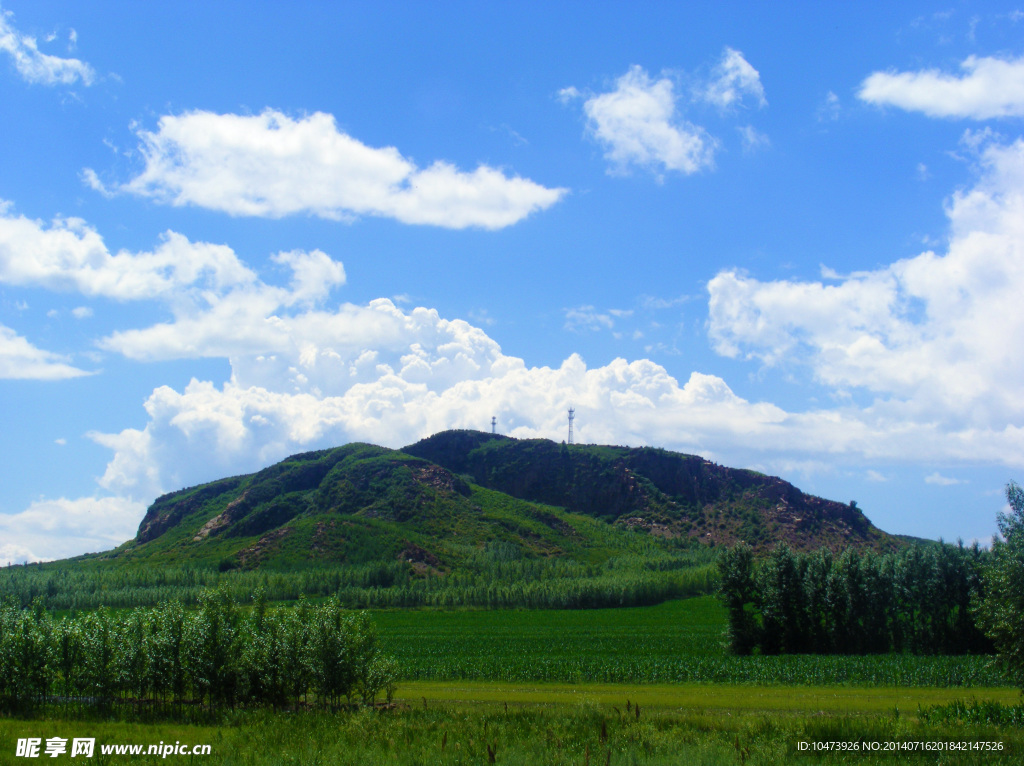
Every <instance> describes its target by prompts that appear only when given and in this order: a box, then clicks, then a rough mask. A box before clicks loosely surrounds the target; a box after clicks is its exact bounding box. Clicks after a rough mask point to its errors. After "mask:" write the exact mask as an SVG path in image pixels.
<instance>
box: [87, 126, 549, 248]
mask: <svg viewBox="0 0 1024 766" xmlns="http://www.w3.org/2000/svg"><path fill="white" fill-rule="evenodd" d="M138 135H139V138H140V140H141V147H140V150H141V153H142V156H143V157H144V158H145V168H144V169H143V170H142V172H141V173H140V174H139V175H138V176H136V177H135V178H133V179H131V180H130V181H128V182H127V183H124V184H121V185H119V186H116V187H114V188H113V189H108V188H107V187H105V186H104V185H103V184H102V183H101V182H100V181H99V179H98V177H97V176H96V174H95V172H93V171H92V170H89V169H87V170H86V171H85V178H86V181H87V182H88V183H89V184H90V185H92V186H93V187H94V188H96V189H98V190H100V191H103V192H105V193H112V192H128V193H133V194H138V195H141V196H144V197H149V198H151V199H155V200H158V201H160V202H164V203H167V204H172V205H196V206H199V207H204V208H208V209H210V210H219V211H222V212H225V213H229V214H230V215H238V216H262V217H268V218H280V217H282V216H287V215H294V214H299V213H305V214H308V215H315V216H319V217H322V218H328V219H333V220H351V219H353V218H355V217H357V216H363V215H373V216H381V217H386V218H394V219H396V220H398V221H401V222H402V223H409V224H426V225H432V226H442V227H446V228H451V229H463V228H467V227H479V228H483V229H501V228H504V227H506V226H510V225H512V224H514V223H517V222H519V221H521V220H523V219H524V218H526V217H527V216H528V215H530V214H531V213H533V212H536V211H539V210H545V209H547V208H549V207H551V206H552V205H554V204H555V203H556V202H558V200H559V199H561V198H562V197H563V196H564V195H565V194H566V193H567V190H566V189H562V188H547V187H544V186H541V185H540V184H537V183H535V182H533V181H531V180H529V179H526V178H521V177H519V176H509V175H506V174H505V172H503V171H502V170H499V169H496V168H492V167H489V166H487V165H480V166H478V167H477V168H476V169H475V170H473V171H471V172H467V171H463V170H460V169H458V168H456V167H455V166H454V165H452V164H450V163H447V162H443V161H437V162H434V163H433V164H431V165H429V166H427V167H423V168H421V167H419V166H417V165H416V164H415V163H414V162H413V161H412V160H410V159H408V158H406V157H404V156H402V154H401V153H400V152H399V151H398V149H396V148H395V147H383V148H374V147H371V146H367V145H366V144H364V143H362V142H361V141H359V140H357V139H355V138H353V137H352V136H350V135H348V134H347V133H345V132H343V131H341V130H339V129H338V127H337V125H336V124H335V120H334V117H333V116H332V115H329V114H324V113H322V112H317V113H315V114H311V115H308V116H306V117H301V118H295V119H293V118H291V117H289V116H287V115H285V114H283V113H281V112H278V111H274V110H271V109H268V110H266V111H264V112H263V113H261V114H257V115H238V114H214V113H212V112H203V111H193V112H186V113H184V114H180V115H166V116H164V117H161V118H160V121H159V123H158V127H157V129H156V131H146V130H139V132H138Z"/></svg>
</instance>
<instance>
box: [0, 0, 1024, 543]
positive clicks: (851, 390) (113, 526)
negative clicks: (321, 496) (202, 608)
mask: <svg viewBox="0 0 1024 766" xmlns="http://www.w3.org/2000/svg"><path fill="white" fill-rule="evenodd" d="M1022 117H1024V5H1021V6H1017V5H1014V4H1012V3H1009V4H1007V3H999V2H948V3H938V4H937V3H922V2H906V3H899V4H896V5H892V4H888V3H810V2H808V3H803V2H801V3H775V4H766V3H728V4H724V3H657V2H651V3H641V4H635V3H629V4H626V3H621V2H614V3H613V2H587V3H582V2H546V3H514V4H513V3H509V4H482V3H476V2H467V3H457V2H438V3H419V2H408V3H380V2H375V3H372V4H371V3H361V2H348V3H328V2H288V3H285V2H267V1H264V2H260V1H259V0H247V1H246V2H244V3H242V2H231V1H225V2H217V3H202V4H201V3H161V4H158V3H138V2H134V1H132V0H119V1H116V2H114V1H111V0H95V2H90V3H64V2H48V1H46V0H32V1H31V2H28V0H0V120H2V123H0V124H2V128H0V563H3V562H22V561H37V560H48V559H54V558H63V557H67V556H72V555H77V554H81V553H85V552H90V551H98V550H106V549H109V548H112V547H114V546H116V545H118V544H120V543H122V542H123V541H125V540H127V539H129V538H131V537H133V536H134V534H135V531H136V529H137V526H138V523H139V521H140V520H141V518H142V516H143V514H144V513H145V510H146V508H147V507H148V505H149V504H150V503H152V501H153V500H154V499H155V498H156V497H158V496H159V495H161V494H163V493H165V492H170V491H174V490H178V489H181V488H183V487H187V486H192V485H195V484H199V483H202V482H206V481H211V480H214V479H217V478H221V477H224V476H229V475H237V474H241V473H249V472H253V471H256V470H259V469H260V468H263V467H265V466H267V465H269V464H271V463H273V462H276V461H278V460H280V459H282V458H284V457H286V456H288V455H291V454H294V453H297V452H303V451H308V450H311V449H320V448H325V447H330V446H337V445H341V444H346V443H349V442H353V441H365V442H371V443H374V444H380V445H384V446H388V447H394V448H398V447H402V446H404V445H407V444H410V443H413V442H415V441H417V440H418V439H421V438H423V437H426V436H429V435H431V434H433V433H436V432H438V431H442V430H445V429H450V428H474V429H479V430H488V429H489V428H490V427H491V418H492V417H494V418H496V423H497V430H498V431H499V432H500V433H504V434H509V435H511V436H515V437H521V438H526V437H545V438H550V439H555V440H564V439H565V438H566V436H567V430H568V417H567V410H568V408H569V407H573V408H574V409H575V413H576V416H575V422H574V432H575V439H576V441H577V442H586V443H599V444H621V445H630V446H642V445H651V446H658V447H664V448H667V449H671V450H677V451H681V452H686V453H690V454H698V455H701V456H703V457H705V458H707V459H709V460H713V461H715V462H717V463H721V464H725V465H730V466H735V467H744V468H752V469H755V470H758V471H762V472H764V473H769V474H773V475H779V476H782V477H783V478H784V479H786V480H788V481H790V482H792V483H794V484H795V485H796V486H798V487H800V488H801V489H803V490H804V491H807V492H810V493H812V494H816V495H820V496H823V497H827V498H830V499H834V500H839V501H841V502H849V501H856V502H857V504H858V506H859V507H860V508H861V509H862V510H863V511H864V512H865V513H866V514H867V516H868V517H869V518H870V519H871V520H872V521H873V522H874V523H875V524H876V525H877V526H879V527H881V528H882V529H884V530H886V531H888V532H892V533H897V534H908V535H915V536H919V537H926V538H932V539H938V538H943V539H945V540H950V541H952V540H956V539H962V540H964V541H965V542H967V543H970V542H972V541H975V540H978V541H981V542H982V543H983V544H985V543H987V541H989V540H990V539H991V536H992V535H993V534H994V533H995V532H996V516H997V514H998V513H999V512H1000V511H1002V510H1003V509H1004V508H1005V507H1006V506H1005V499H1004V489H1005V486H1006V484H1007V482H1009V481H1013V480H1017V481H1021V480H1024V393H1022V390H1021V389H1022V381H1024V353H1022V352H1021V349H1022V347H1024V310H1022V308H1021V300H1022V296H1024V135H1022V133H1024V122H1022Z"/></svg>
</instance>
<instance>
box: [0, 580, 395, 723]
mask: <svg viewBox="0 0 1024 766" xmlns="http://www.w3.org/2000/svg"><path fill="white" fill-rule="evenodd" d="M254 601H255V603H254V604H253V605H252V607H251V608H246V609H243V608H241V607H239V605H238V604H237V603H236V602H235V601H234V599H232V598H231V596H230V594H229V593H227V592H226V591H223V590H220V591H208V592H206V593H204V594H203V596H202V597H201V598H200V603H199V607H198V608H197V609H195V610H186V609H184V607H183V606H182V605H181V603H180V602H177V601H170V602H167V603H164V604H161V605H160V606H158V607H156V608H137V609H132V610H128V611H125V612H120V613H116V614H115V613H112V612H111V611H109V610H108V609H107V608H105V607H103V608H100V609H98V610H96V611H94V612H90V613H86V614H82V615H80V616H77V617H64V618H55V617H54V616H53V615H52V614H51V613H50V612H48V611H47V610H46V609H44V608H43V607H42V605H41V604H40V603H38V602H37V603H36V604H34V605H32V607H30V608H29V609H21V608H20V607H18V606H17V605H16V604H13V603H11V602H8V603H6V604H4V605H3V606H2V607H0V707H2V708H3V710H4V711H5V712H8V713H22V712H28V711H31V710H33V709H35V708H37V707H39V706H41V705H47V704H49V705H54V704H56V705H62V706H64V707H99V708H101V709H110V708H111V707H112V706H117V705H121V706H124V705H132V706H135V707H136V708H144V707H147V708H152V707H154V706H155V707H158V708H159V709H161V710H166V709H167V708H168V707H172V708H176V709H178V710H179V711H180V710H181V709H182V708H183V706H189V707H191V708H195V707H198V706H205V708H207V709H209V710H213V709H217V708H223V707H232V708H233V707H236V706H246V707H261V706H266V707H273V708H287V707H295V706H298V705H300V704H310V705H317V706H325V707H327V706H330V707H334V706H337V705H339V704H341V702H342V700H344V702H345V703H346V704H353V703H363V704H372V703H373V702H374V701H375V700H376V699H377V698H378V697H379V696H381V695H382V694H383V696H384V697H385V699H387V700H388V701H390V698H391V695H392V693H393V691H394V682H395V678H396V677H397V666H396V664H395V663H394V661H393V660H391V659H389V658H387V657H385V656H384V655H383V654H382V653H381V652H380V649H379V646H378V638H377V630H376V628H375V626H374V624H373V623H372V622H371V620H370V618H369V616H368V615H367V614H366V613H365V612H358V613H353V612H350V611H347V610H345V609H343V608H342V607H341V605H340V604H339V603H338V602H337V601H336V600H328V601H326V602H324V603H322V604H319V605H310V604H308V603H307V602H306V601H305V600H301V601H300V602H299V603H298V605H297V606H295V607H294V608H273V609H271V608H268V607H267V603H266V599H265V598H264V597H263V595H262V594H257V596H256V598H255V600H254Z"/></svg>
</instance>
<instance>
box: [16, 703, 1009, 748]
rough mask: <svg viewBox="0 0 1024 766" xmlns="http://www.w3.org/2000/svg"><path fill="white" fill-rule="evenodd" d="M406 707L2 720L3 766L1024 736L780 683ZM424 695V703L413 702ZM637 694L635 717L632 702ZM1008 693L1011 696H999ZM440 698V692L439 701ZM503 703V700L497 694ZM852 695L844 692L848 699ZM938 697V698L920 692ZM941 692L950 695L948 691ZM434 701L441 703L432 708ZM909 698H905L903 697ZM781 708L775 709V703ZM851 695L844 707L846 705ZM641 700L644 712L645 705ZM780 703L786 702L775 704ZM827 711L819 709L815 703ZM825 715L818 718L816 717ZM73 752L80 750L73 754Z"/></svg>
mask: <svg viewBox="0 0 1024 766" xmlns="http://www.w3.org/2000/svg"><path fill="white" fill-rule="evenodd" d="M400 691H401V696H402V697H403V698H405V699H406V700H407V702H406V704H405V705H403V706H400V707H399V708H397V709H393V710H388V711H372V710H366V709H364V710H360V711H356V712H343V713H335V714H330V713H313V712H304V713H276V714H275V713H270V712H263V713H240V714H234V715H225V716H224V719H223V721H222V722H221V723H220V725H217V726H183V725H175V724H125V723H116V722H98V721H61V720H51V721H18V720H10V719H6V720H0V759H4V760H5V761H6V762H16V761H15V759H14V758H13V757H12V756H13V753H14V752H15V747H16V742H17V739H18V738H23V737H39V738H41V739H43V740H45V739H46V738H48V737H53V736H60V737H65V738H69V739H70V738H73V737H95V738H96V740H97V756H96V757H95V758H94V759H93V760H92V761H91V762H92V763H97V764H108V763H122V762H129V761H130V762H132V763H156V762H157V761H158V760H160V761H161V762H166V763H185V764H192V763H202V764H223V765H225V766H227V765H229V764H230V766H241V765H243V764H244V765H245V766H271V765H273V766H281V765H289V764H290V765H293V766H327V764H332V765H333V764H360V765H362V764H370V765H372V764H397V765H399V766H405V765H406V764H408V765H409V766H411V765H412V764H444V765H448V764H451V765H454V764H484V763H488V762H490V761H489V756H488V749H490V751H491V752H492V753H494V760H493V762H494V763H499V764H554V765H561V764H594V766H597V764H614V765H615V766H619V765H622V766H625V765H626V764H645V765H648V764H649V765H651V766H661V765H663V764H680V763H694V764H702V765H711V766H714V765H715V764H730V765H735V764H743V765H744V766H746V764H754V765H756V766H762V765H763V766H769V765H775V764H786V763H798V764H807V765H808V766H810V765H811V764H819V763H820V764H839V763H856V764H866V765H871V764H903V763H942V764H946V765H947V766H951V765H954V764H964V765H966V764H986V765H988V764H1012V763H1018V762H1019V759H1020V756H1021V754H1022V753H1024V730H1021V729H1020V728H1012V727H1010V728H1008V727H1003V728H999V727H994V726H985V725H950V724H947V723H942V724H933V723H929V722H927V721H922V720H920V719H919V717H918V716H917V715H916V714H915V713H914V712H909V711H908V713H906V714H902V713H901V714H896V712H895V710H893V709H891V708H889V707H888V706H889V703H890V701H891V698H892V695H897V696H900V695H903V694H904V693H906V690H886V689H880V690H857V691H853V692H851V690H849V689H838V690H837V689H831V690H828V689H822V690H814V691H809V690H807V689H784V688H781V687H779V688H775V689H774V690H771V691H770V692H767V693H766V694H767V696H765V697H764V698H762V699H760V700H758V699H757V698H754V697H752V696H751V694H750V692H751V690H750V688H749V687H732V688H728V687H726V688H722V689H708V688H707V687H705V688H703V689H698V688H682V689H679V688H672V687H665V688H660V687H659V688H650V687H646V688H632V689H631V688H628V687H614V688H613V687H607V686H584V687H578V688H576V689H574V690H573V689H571V688H568V687H566V688H563V689H561V690H560V689H559V688H557V687H531V688H517V687H511V686H503V685H499V684H472V685H465V684H459V685H457V686H445V685H440V684H433V685H432V684H423V683H415V684H408V685H407V687H406V688H404V689H403V690H400ZM413 693H415V694H417V695H419V696H420V699H412V696H413ZM627 693H630V694H632V693H636V694H637V695H638V696H637V697H635V698H631V699H630V705H631V707H630V709H629V710H628V711H627V710H626V709H625V699H624V697H625V695H626V694H627ZM985 693H986V694H990V695H991V696H993V697H997V698H998V697H1003V696H1005V695H1006V694H1007V690H987V691H986V692H985ZM429 694H433V695H434V696H429ZM495 695H496V696H498V697H500V698H501V699H497V700H492V699H490V697H492V696H495ZM834 695H838V696H834ZM910 696H911V697H919V698H923V699H932V698H933V697H934V696H935V690H931V691H928V690H912V691H910ZM939 696H942V695H941V694H940V695H939ZM422 697H427V704H426V705H424V704H423V701H422ZM901 698H902V697H901ZM772 700H773V701H774V702H772ZM836 700H839V701H836ZM636 701H639V702H640V715H639V716H637V715H636V713H635V711H636V708H635V707H633V705H634V703H635V702H636ZM772 705H775V706H776V707H772ZM819 706H823V707H821V709H819V710H814V708H815V707H819ZM812 710H813V711H814V712H813V713H812V712H811V711H812ZM161 741H163V742H175V741H180V742H183V743H189V744H193V743H197V744H209V745H210V746H211V748H212V753H211V755H210V756H207V757H203V758H198V757H197V758H190V757H188V756H171V757H169V758H167V759H166V761H163V760H162V759H156V758H148V759H147V758H145V757H134V758H129V757H120V758H118V757H112V756H107V757H103V756H102V755H100V754H99V746H100V745H102V744H114V743H124V744H141V745H149V744H155V743H157V742H161ZM828 741H845V742H856V743H865V742H880V743H881V742H898V743H902V742H920V741H924V742H950V741H954V742H960V741H966V742H971V743H974V742H995V743H998V746H999V747H1001V748H1002V749H1001V750H999V751H985V752H980V751H971V750H967V751H943V752H942V753H938V754H937V753H935V752H916V753H913V752H909V753H908V752H907V751H896V752H889V753H885V752H880V753H870V754H866V753H863V752H855V753H852V754H851V753H846V754H838V753H822V752H818V753H811V754H803V753H801V752H800V751H799V750H798V749H797V747H798V745H797V743H799V742H828ZM65 757H66V756H65Z"/></svg>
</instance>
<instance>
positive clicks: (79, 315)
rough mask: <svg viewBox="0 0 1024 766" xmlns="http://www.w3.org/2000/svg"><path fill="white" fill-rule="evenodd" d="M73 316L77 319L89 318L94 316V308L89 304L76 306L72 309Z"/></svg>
mask: <svg viewBox="0 0 1024 766" xmlns="http://www.w3.org/2000/svg"><path fill="white" fill-rule="evenodd" d="M71 316H73V317H74V318H75V319H88V318H89V317H91V316H92V309H91V308H89V307H88V306H76V307H75V308H73V309H71Z"/></svg>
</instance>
